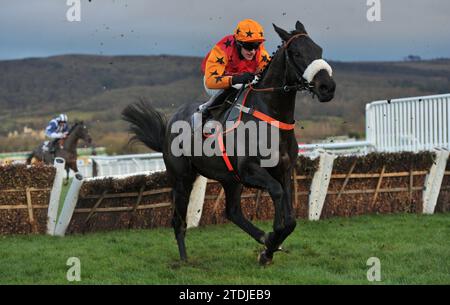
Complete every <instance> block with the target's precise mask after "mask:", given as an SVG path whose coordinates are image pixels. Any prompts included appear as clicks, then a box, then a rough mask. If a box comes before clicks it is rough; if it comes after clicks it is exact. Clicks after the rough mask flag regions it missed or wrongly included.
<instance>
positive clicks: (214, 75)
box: [199, 19, 270, 114]
mask: <svg viewBox="0 0 450 305" xmlns="http://www.w3.org/2000/svg"><path fill="white" fill-rule="evenodd" d="M264 41H265V38H264V29H263V27H262V26H261V25H260V24H259V23H257V22H256V21H254V20H252V19H245V20H242V21H240V22H239V23H238V25H237V27H236V29H235V30H234V34H232V35H228V36H225V37H224V38H222V39H221V40H220V41H219V42H218V43H217V44H216V45H215V46H214V47H213V48H212V50H211V51H210V52H209V53H208V54H207V55H206V57H205V58H204V59H203V62H202V66H201V68H202V72H203V74H204V77H203V83H204V86H205V90H206V93H208V95H210V96H212V98H211V99H210V100H209V101H208V102H206V103H204V104H202V105H201V106H200V107H199V110H200V111H201V112H202V113H203V114H207V112H208V110H207V108H208V107H210V106H215V104H220V103H221V102H222V100H221V99H215V97H218V95H220V93H222V92H223V91H224V89H228V88H230V87H232V86H234V85H237V84H247V83H249V82H251V81H252V80H253V79H254V77H255V74H257V73H259V72H261V71H262V70H263V69H264V68H265V66H266V65H267V64H268V62H269V60H270V57H269V54H268V53H267V51H266V49H265V48H264V45H263V42H264ZM215 100H216V101H217V102H216V103H215V102H214V101H215Z"/></svg>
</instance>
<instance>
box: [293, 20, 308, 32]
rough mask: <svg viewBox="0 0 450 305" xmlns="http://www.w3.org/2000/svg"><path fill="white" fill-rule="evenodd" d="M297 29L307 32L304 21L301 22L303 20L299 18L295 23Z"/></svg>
mask: <svg viewBox="0 0 450 305" xmlns="http://www.w3.org/2000/svg"><path fill="white" fill-rule="evenodd" d="M295 30H296V31H297V32H302V33H306V29H305V26H304V25H303V23H301V22H300V21H298V20H297V22H296V23H295Z"/></svg>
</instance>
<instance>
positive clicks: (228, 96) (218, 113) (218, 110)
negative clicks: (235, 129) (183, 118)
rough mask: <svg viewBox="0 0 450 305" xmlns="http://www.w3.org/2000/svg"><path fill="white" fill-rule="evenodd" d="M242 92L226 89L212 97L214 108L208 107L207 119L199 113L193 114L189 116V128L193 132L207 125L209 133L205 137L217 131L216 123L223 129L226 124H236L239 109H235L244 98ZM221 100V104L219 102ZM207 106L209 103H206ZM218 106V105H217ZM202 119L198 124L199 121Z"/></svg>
mask: <svg viewBox="0 0 450 305" xmlns="http://www.w3.org/2000/svg"><path fill="white" fill-rule="evenodd" d="M243 91H244V90H236V89H227V90H224V91H223V92H222V93H220V94H219V95H216V96H213V97H212V98H211V99H215V101H214V104H216V106H210V107H208V113H209V114H210V115H209V116H208V117H206V118H205V117H203V118H202V114H201V113H200V111H197V112H195V113H194V114H193V115H192V116H191V127H192V130H193V131H194V132H195V131H196V130H197V129H198V128H202V130H203V127H204V126H205V125H207V127H208V128H207V129H209V130H210V132H206V133H204V135H205V136H207V135H210V134H213V133H214V132H215V130H217V127H218V126H217V122H218V123H220V124H221V125H222V126H223V127H225V126H226V122H236V121H237V119H238V118H239V114H240V111H239V108H238V107H235V106H236V104H238V103H239V102H240V101H241V100H242V99H243V97H244V94H242V93H243ZM220 100H223V102H220ZM210 101H211V100H210ZM208 104H209V103H208ZM217 104H218V105H217ZM201 119H203V121H202V122H201V123H202V124H200V120H201Z"/></svg>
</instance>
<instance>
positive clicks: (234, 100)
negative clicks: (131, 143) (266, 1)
mask: <svg viewBox="0 0 450 305" xmlns="http://www.w3.org/2000/svg"><path fill="white" fill-rule="evenodd" d="M273 26H274V29H275V32H276V33H277V34H278V35H279V37H280V38H281V40H282V41H283V44H282V46H281V47H279V48H278V49H277V51H276V52H275V53H274V55H273V57H272V58H268V55H267V52H266V51H265V50H264V49H263V47H262V42H263V41H264V40H265V39H264V33H263V29H262V27H261V26H260V25H259V24H258V23H256V22H255V21H253V20H249V19H247V20H244V21H242V22H241V23H239V24H238V26H237V28H236V30H235V31H234V34H233V35H229V36H228V37H225V38H224V39H223V40H221V41H220V42H219V43H218V44H217V45H216V46H215V47H214V48H213V50H212V51H211V52H210V53H209V54H208V55H207V58H205V61H204V64H203V70H204V73H205V77H204V84H205V87H206V89H213V90H216V91H215V92H213V93H212V94H213V97H212V99H211V100H210V101H208V102H207V103H205V104H203V105H200V104H199V103H188V104H186V105H183V106H182V107H180V108H179V109H178V110H177V111H176V112H175V114H174V115H173V116H172V118H171V119H170V120H167V119H166V117H165V116H164V114H162V113H160V112H158V111H156V110H155V109H154V108H153V107H152V106H151V105H150V104H148V103H145V102H138V103H133V104H130V105H128V106H127V107H126V108H125V109H124V110H123V112H122V115H123V119H124V120H126V121H127V122H129V123H130V130H131V131H132V132H133V133H134V137H133V139H136V140H139V141H141V142H143V143H144V144H145V145H146V146H147V147H149V148H151V149H153V150H155V151H158V152H162V153H163V158H164V162H165V165H166V169H167V174H168V177H169V181H170V183H171V186H172V188H173V191H172V196H173V203H174V213H173V219H172V226H173V228H174V232H175V238H176V241H177V244H178V249H179V254H180V258H181V260H186V259H187V253H186V247H185V235H186V227H187V224H186V214H187V208H188V204H189V196H190V194H191V191H192V186H193V183H194V181H195V180H196V178H197V177H198V176H199V175H203V176H205V177H207V178H210V179H214V180H217V181H218V182H219V183H220V184H221V185H222V187H223V188H224V191H225V201H226V205H225V212H226V216H227V218H228V219H229V220H231V221H232V222H233V223H235V224H236V225H237V226H239V227H240V228H241V229H242V230H244V231H245V232H246V233H248V234H249V235H250V236H251V237H252V238H254V239H255V240H256V241H257V242H258V243H260V244H262V245H264V250H262V252H261V253H260V254H259V256H258V260H259V263H260V264H262V265H266V264H269V263H271V262H272V259H273V256H274V253H275V252H277V251H280V250H281V249H282V248H281V245H282V243H283V242H284V240H285V239H286V238H287V237H288V236H289V235H290V234H291V233H292V232H293V230H294V228H295V227H296V217H295V211H294V209H293V206H292V197H291V196H292V180H291V177H292V170H293V167H294V166H295V163H296V160H297V156H298V144H297V141H296V138H295V134H294V128H295V121H294V110H295V101H296V94H297V92H298V91H307V92H309V93H311V94H312V96H313V97H314V96H317V98H318V100H319V101H320V102H328V101H330V100H332V99H333V97H334V93H335V89H336V83H335V82H334V80H333V78H332V69H331V67H330V65H329V64H328V63H327V62H326V61H325V60H323V59H322V48H321V47H320V46H318V45H317V44H316V43H315V42H314V41H313V40H312V39H311V37H310V36H309V34H308V33H307V32H306V30H305V27H304V26H303V24H302V23H300V22H299V21H297V23H296V25H295V30H293V31H291V32H288V31H285V30H283V29H282V28H279V27H277V26H276V25H273ZM255 75H257V76H258V78H257V80H255ZM235 85H240V86H241V88H240V89H239V90H238V91H237V90H236V89H233V88H232V86H235ZM230 96H231V97H230ZM230 105H231V106H230ZM233 109H234V110H236V109H237V110H238V114H237V115H234V116H230V113H231V111H233ZM196 115H200V117H202V118H204V119H205V120H207V119H211V118H213V119H215V120H217V121H220V122H225V121H226V120H227V117H228V118H232V119H233V120H234V123H235V124H234V127H233V128H231V129H229V130H225V131H224V130H220V129H218V130H217V131H216V132H215V133H213V134H212V135H213V136H215V137H216V139H218V143H219V146H220V153H221V154H219V155H214V156H207V155H205V154H202V155H195V154H194V155H190V154H184V155H181V156H180V155H178V154H175V153H174V151H173V145H172V144H173V142H174V140H177V138H178V136H179V135H178V134H177V133H175V132H172V129H173V127H174V126H175V124H176V123H177V122H180V121H181V122H185V123H186V124H189V125H192V124H194V122H195V120H193V117H194V116H196ZM201 122H202V123H204V121H203V120H202V121H201ZM249 122H254V123H256V124H258V123H260V122H265V123H266V124H267V126H269V125H270V127H274V128H276V131H277V133H278V138H279V141H278V145H277V147H276V150H275V154H276V155H277V156H278V162H277V163H276V165H274V166H271V167H263V166H261V161H262V160H264V158H265V157H266V156H263V155H262V154H261V153H259V152H258V154H257V155H256V156H255V155H251V156H250V155H245V154H244V155H237V154H236V153H234V154H231V152H232V150H228V151H227V149H229V148H228V147H226V140H227V139H229V137H224V135H225V134H226V135H227V136H229V135H230V134H233V133H235V132H236V128H235V127H236V126H239V125H240V124H246V123H249ZM194 130H195V128H194ZM210 136H211V135H205V134H204V133H203V132H202V136H201V141H202V142H203V143H205V141H207V140H209V137H210ZM194 138H195V132H193V133H192V135H191V140H192V141H193V142H194V141H195V139H194ZM249 138H250V137H249V136H248V135H246V138H245V140H246V143H252V144H251V145H254V144H255V143H256V144H257V143H259V142H260V141H261V140H262V139H261V137H260V135H259V134H258V137H255V138H252V139H249ZM233 148H234V149H236V142H234V147H233ZM247 148H248V147H247ZM245 151H247V150H245ZM244 186H245V187H251V188H258V189H264V190H267V191H268V193H269V194H270V196H271V199H272V201H273V204H274V207H275V217H274V221H273V231H272V232H267V233H266V232H264V231H263V230H261V229H260V228H258V227H256V226H255V225H254V224H252V223H251V222H250V221H249V220H248V219H247V218H246V217H245V215H244V214H243V212H242V209H241V193H242V190H243V187H244Z"/></svg>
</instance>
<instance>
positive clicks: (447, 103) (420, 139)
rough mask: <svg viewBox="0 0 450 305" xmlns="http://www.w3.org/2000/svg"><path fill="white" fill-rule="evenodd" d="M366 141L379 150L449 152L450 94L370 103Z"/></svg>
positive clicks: (367, 113) (367, 112)
mask: <svg viewBox="0 0 450 305" xmlns="http://www.w3.org/2000/svg"><path fill="white" fill-rule="evenodd" d="M366 138H367V141H368V142H369V143H371V144H372V145H373V146H374V147H375V148H376V150H377V151H386V152H398V151H413V152H417V151H421V150H432V149H434V148H437V147H439V148H446V149H450V94H443V95H432V96H422V97H412V98H402V99H395V100H391V101H376V102H372V103H370V104H367V106H366Z"/></svg>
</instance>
